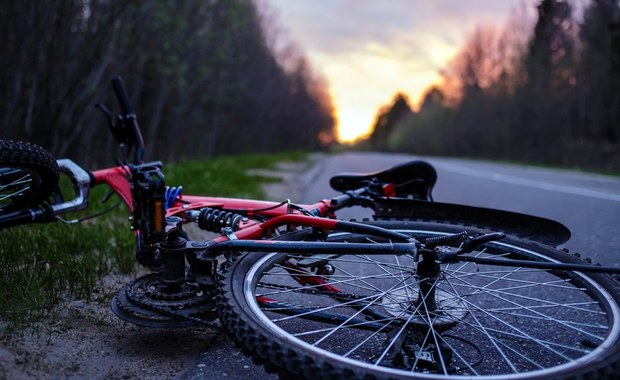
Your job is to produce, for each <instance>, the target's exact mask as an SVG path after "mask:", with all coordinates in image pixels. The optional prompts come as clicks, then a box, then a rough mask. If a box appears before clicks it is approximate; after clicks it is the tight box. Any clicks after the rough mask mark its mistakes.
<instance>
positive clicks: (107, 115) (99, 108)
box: [95, 104, 114, 127]
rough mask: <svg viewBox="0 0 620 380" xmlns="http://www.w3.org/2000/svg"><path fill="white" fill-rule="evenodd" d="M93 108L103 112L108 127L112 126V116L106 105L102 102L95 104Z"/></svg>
mask: <svg viewBox="0 0 620 380" xmlns="http://www.w3.org/2000/svg"><path fill="white" fill-rule="evenodd" d="M95 108H97V109H98V110H100V111H101V112H103V114H104V115H105V116H106V118H107V119H108V124H109V125H110V127H112V126H114V116H112V112H110V110H109V109H108V108H107V107H106V106H104V105H103V104H95Z"/></svg>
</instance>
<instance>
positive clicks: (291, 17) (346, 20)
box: [263, 0, 538, 135]
mask: <svg viewBox="0 0 620 380" xmlns="http://www.w3.org/2000/svg"><path fill="white" fill-rule="evenodd" d="M263 1H264V2H265V3H266V4H267V6H270V7H271V8H272V9H274V10H275V12H276V13H279V14H280V17H279V20H278V22H279V23H281V24H282V26H283V27H284V28H285V29H288V30H289V33H288V35H289V37H290V39H291V40H293V41H294V42H296V43H297V44H299V45H301V47H302V48H303V49H304V50H305V51H306V53H307V56H308V57H309V59H310V61H311V62H312V64H313V66H315V68H316V69H317V70H318V71H319V72H321V73H323V75H325V76H326V78H327V80H328V82H329V83H330V91H331V93H332V96H333V97H334V102H335V105H336V107H337V112H339V116H340V119H341V125H340V128H341V129H347V130H348V132H347V134H348V135H353V134H354V132H352V131H354V130H358V131H359V132H358V133H362V132H363V131H364V130H367V129H368V128H369V126H370V125H371V123H372V121H373V120H374V114H375V112H376V110H377V108H378V107H380V106H381V105H383V104H385V103H386V102H388V101H390V100H391V98H392V96H393V95H394V93H395V92H396V91H402V92H405V93H407V94H409V95H410V97H411V99H412V101H414V102H415V101H417V100H418V99H417V98H418V97H419V96H420V95H421V94H422V93H423V92H424V90H425V89H426V87H428V86H429V85H430V84H432V83H433V82H434V81H437V80H438V72H439V70H440V69H442V68H444V67H445V65H446V64H447V62H448V61H449V60H450V59H451V58H452V57H453V56H454V55H455V54H456V53H457V51H458V49H459V48H460V47H461V46H462V44H463V43H464V42H465V40H466V39H467V37H468V34H469V33H471V32H472V31H473V30H474V29H475V27H476V26H478V25H482V24H484V25H495V26H498V27H500V26H503V25H504V24H505V23H506V21H507V19H508V16H509V13H510V10H511V8H514V7H516V6H517V5H518V4H519V2H520V1H526V2H528V4H529V5H528V6H533V5H532V4H534V3H535V2H536V1H538V0H501V1H499V0H468V1H462V0H389V1H386V0H263ZM363 120H365V121H363ZM345 124H346V125H345Z"/></svg>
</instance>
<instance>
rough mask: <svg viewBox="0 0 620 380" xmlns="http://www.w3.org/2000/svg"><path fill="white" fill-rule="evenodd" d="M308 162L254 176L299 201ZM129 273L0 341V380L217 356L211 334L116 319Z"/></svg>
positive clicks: (119, 374) (244, 367)
mask: <svg viewBox="0 0 620 380" xmlns="http://www.w3.org/2000/svg"><path fill="white" fill-rule="evenodd" d="M316 160H317V158H316V157H314V158H313V160H311V161H310V162H305V163H292V164H288V163H287V164H283V165H281V166H280V167H279V168H278V170H276V171H271V172H269V173H265V172H263V173H261V174H269V175H273V176H279V177H281V178H282V182H281V183H278V184H270V185H268V186H267V188H266V189H265V191H266V192H267V194H268V197H269V198H270V199H272V200H284V199H287V198H290V199H292V200H295V199H299V197H300V196H301V195H302V194H303V188H304V183H303V182H304V181H308V180H311V178H312V173H311V172H309V169H310V168H311V167H312V166H313V164H314V162H315V161H316ZM300 181H301V182H300ZM134 276H135V275H133V276H131V275H123V276H121V275H109V276H107V277H106V278H105V279H102V281H101V283H100V284H99V288H98V291H97V293H96V295H98V297H96V298H95V300H93V301H91V302H86V301H84V300H67V301H65V302H63V303H62V304H61V305H60V307H59V308H57V310H56V312H55V313H54V314H53V315H52V316H50V318H49V319H47V320H44V321H41V322H39V323H37V325H36V326H34V327H32V328H28V329H26V330H24V331H22V332H21V333H19V334H16V335H13V336H12V337H11V338H10V339H9V338H5V339H3V340H2V341H0V380H2V379H169V378H182V377H183V374H184V373H186V372H187V367H188V366H193V367H196V366H197V367H200V366H201V364H200V363H199V362H198V364H196V363H197V360H198V359H199V358H200V356H201V353H203V352H204V350H205V348H206V347H215V348H216V350H215V351H217V347H221V346H223V345H226V346H227V347H228V346H229V345H230V344H229V342H228V341H227V338H226V337H225V336H224V335H223V332H222V331H219V330H217V331H214V330H212V329H209V328H206V327H195V328H185V329H149V328H142V327H138V326H134V325H132V324H130V323H126V322H124V321H122V320H120V319H119V318H117V317H116V316H115V315H114V314H113V313H112V311H111V310H110V307H109V300H110V298H111V295H112V294H114V293H115V292H116V291H117V290H118V289H119V288H120V287H121V286H122V285H123V284H125V283H127V282H129V281H131V280H132V279H133V277H134ZM2 327H3V326H2V322H1V321H0V328H2ZM224 341H225V342H224ZM225 355H226V356H227V359H228V360H229V361H234V362H235V363H236V366H238V368H230V372H236V373H243V372H245V373H248V376H250V375H252V374H253V375H252V376H254V378H256V379H258V378H263V377H266V374H265V376H261V374H262V373H264V372H262V370H259V369H254V365H253V364H252V363H251V361H250V360H249V359H247V358H245V357H243V355H241V354H240V353H239V352H236V351H235V350H234V349H232V348H228V349H227V350H226V354H225ZM231 356H234V358H232V360H231ZM213 360H216V358H213ZM258 371H260V372H258ZM230 375H231V376H228V374H227V373H225V372H220V373H219V374H218V375H217V377H218V378H219V377H224V376H226V377H228V378H235V377H236V376H237V378H241V377H240V376H241V375H239V374H238V375H236V376H235V375H234V373H230ZM205 378H213V377H212V376H205Z"/></svg>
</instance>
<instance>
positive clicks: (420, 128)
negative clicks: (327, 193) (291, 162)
mask: <svg viewBox="0 0 620 380" xmlns="http://www.w3.org/2000/svg"><path fill="white" fill-rule="evenodd" d="M526 13H527V12H526V10H525V9H523V8H521V9H517V10H516V11H515V12H514V13H513V15H512V16H511V18H510V20H509V22H508V23H507V24H506V25H505V27H504V28H503V29H500V30H497V29H493V28H489V27H484V26H480V27H478V28H477V29H476V30H475V31H474V32H473V33H472V34H471V35H470V36H469V38H468V40H467V43H466V44H465V45H464V46H463V47H462V49H461V50H460V51H459V53H458V54H457V56H456V57H455V58H454V59H453V60H452V61H451V62H450V63H449V64H448V65H447V66H446V67H445V68H444V69H443V70H442V81H441V83H439V84H437V85H436V86H433V87H432V88H430V89H428V90H427V92H426V93H425V95H424V97H423V100H422V101H421V102H420V105H419V106H418V107H417V109H413V106H412V104H411V101H410V99H408V98H407V96H406V95H404V94H396V95H395V96H394V99H393V101H392V102H391V103H390V104H387V105H385V106H384V107H383V108H382V109H381V110H380V111H379V113H378V114H377V117H376V120H375V123H374V132H373V133H372V135H371V136H370V138H369V139H368V140H367V141H364V142H362V143H360V144H359V145H360V146H366V147H370V148H371V149H378V150H388V151H400V152H408V153H414V154H424V155H444V156H466V157H476V158H485V159H501V160H511V161H525V162H534V163H542V164H550V165H562V166H570V167H580V168H586V169H594V170H600V171H606V172H616V173H618V172H620V2H619V1H618V0H591V1H588V2H583V1H580V2H578V1H562V0H542V1H540V3H539V5H538V7H537V13H536V17H531V18H528V17H527V14H526Z"/></svg>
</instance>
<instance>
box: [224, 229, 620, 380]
mask: <svg viewBox="0 0 620 380" xmlns="http://www.w3.org/2000/svg"><path fill="white" fill-rule="evenodd" d="M374 224H375V225H380V226H381V227H384V228H390V229H393V230H398V231H399V232H401V233H406V234H409V235H411V236H414V237H416V238H418V239H424V238H427V237H432V236H438V235H445V234H450V233H457V232H460V231H463V229H464V228H463V227H462V226H451V225H445V224H436V223H422V222H420V223H417V222H377V223H374ZM467 230H468V232H470V233H476V232H479V231H476V230H474V229H471V228H467ZM329 240H330V241H339V242H343V243H346V242H356V243H360V242H365V243H368V244H372V243H373V242H377V241H379V239H377V238H375V237H370V236H364V235H359V234H351V233H336V234H332V235H330V237H329ZM470 255H476V256H478V257H498V256H501V257H502V258H510V259H514V260H519V259H523V260H537V261H550V262H560V263H583V262H582V261H581V260H580V259H578V258H577V257H575V256H572V255H569V254H567V253H566V252H563V251H559V250H556V249H554V248H551V247H547V246H543V245H540V244H538V243H534V242H530V241H525V240H521V239H518V238H511V237H507V238H505V239H502V241H496V242H492V243H487V244H485V245H484V247H482V248H481V249H480V250H479V251H477V252H472V253H471V254H470ZM414 261H415V260H414V257H408V256H395V255H390V254H385V255H357V254H355V255H354V254H347V252H346V248H344V249H342V250H341V251H338V252H334V254H330V255H326V254H321V255H318V254H317V255H294V254H284V253H271V254H265V255H263V254H256V253H248V254H245V255H243V256H240V257H238V258H237V259H236V261H235V262H234V263H233V265H232V266H231V267H230V268H228V270H227V271H226V273H225V274H224V276H223V279H222V281H221V284H220V285H221V299H220V302H219V311H220V318H221V320H222V322H223V324H224V326H225V327H226V329H227V330H228V331H229V333H230V334H231V335H232V337H233V338H234V339H235V340H236V342H237V343H238V344H239V345H240V346H241V347H242V348H243V349H244V350H245V351H246V352H247V351H250V352H252V355H253V356H254V358H255V359H256V360H258V361H259V362H263V363H264V364H265V365H266V367H267V368H273V369H276V370H278V371H281V372H283V373H286V374H288V375H295V376H297V377H304V378H332V377H334V378H335V377H338V378H416V379H418V378H419V379H452V378H459V377H480V378H489V379H507V378H510V379H562V378H569V377H570V378H576V377H579V376H583V377H584V378H598V377H606V378H609V376H616V374H617V373H618V371H619V370H620V368H619V365H618V360H619V359H618V356H619V355H620V349H619V337H620V308H619V306H618V304H619V297H618V284H617V283H616V281H614V280H613V279H611V278H610V277H608V276H606V275H602V274H588V273H581V272H567V271H551V270H539V269H529V268H521V267H514V268H513V267H499V266H492V265H481V264H474V263H470V262H469V263H468V262H460V263H451V264H442V265H441V268H440V274H439V276H438V277H437V278H436V279H435V280H434V281H433V283H432V284H431V287H432V290H433V295H434V300H433V305H428V302H427V299H426V296H425V297H421V296H420V293H421V292H420V290H419V289H420V284H421V283H422V282H423V281H424V280H425V279H422V278H419V277H420V276H419V275H418V274H417V272H416V269H415V268H416V263H415V262H414ZM427 283H428V282H427ZM424 294H429V293H428V292H424Z"/></svg>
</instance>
